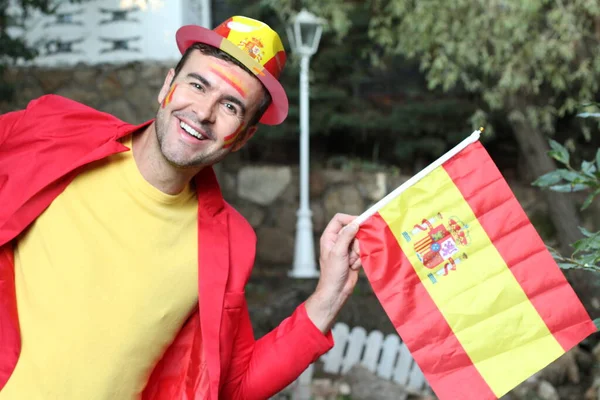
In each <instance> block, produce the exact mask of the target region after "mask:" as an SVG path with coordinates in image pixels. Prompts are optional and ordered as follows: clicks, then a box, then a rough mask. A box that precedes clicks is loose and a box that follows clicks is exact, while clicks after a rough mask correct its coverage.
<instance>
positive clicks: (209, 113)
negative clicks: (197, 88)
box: [193, 96, 219, 123]
mask: <svg viewBox="0 0 600 400" xmlns="http://www.w3.org/2000/svg"><path fill="white" fill-rule="evenodd" d="M218 105H219V104H218V100H217V99H216V98H215V97H213V96H207V97H206V98H205V99H204V101H202V102H197V103H195V104H194V105H193V110H194V113H195V114H196V116H197V118H198V120H199V122H200V123H203V122H205V123H206V122H207V123H213V122H215V116H216V113H217V107H218Z"/></svg>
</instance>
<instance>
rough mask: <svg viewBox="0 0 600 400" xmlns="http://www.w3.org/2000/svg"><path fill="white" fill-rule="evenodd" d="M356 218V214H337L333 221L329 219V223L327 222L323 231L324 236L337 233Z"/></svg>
mask: <svg viewBox="0 0 600 400" xmlns="http://www.w3.org/2000/svg"><path fill="white" fill-rule="evenodd" d="M354 219H356V216H354V215H348V214H342V213H337V214H335V215H334V216H333V218H332V219H331V221H329V224H327V227H326V228H325V230H324V231H323V236H325V235H326V234H332V233H335V234H337V233H338V232H339V231H340V229H342V228H343V227H344V226H346V225H348V224H349V223H351V222H352V221H354Z"/></svg>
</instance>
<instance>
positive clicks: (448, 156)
mask: <svg viewBox="0 0 600 400" xmlns="http://www.w3.org/2000/svg"><path fill="white" fill-rule="evenodd" d="M481 132H483V128H480V129H478V130H476V131H474V132H473V133H471V134H470V135H469V136H468V137H467V138H466V139H465V140H463V141H462V142H460V143H459V144H457V145H456V146H454V147H453V148H452V149H450V150H449V151H448V152H447V153H446V154H444V155H443V156H441V157H440V158H438V159H437V160H435V161H434V162H432V163H431V164H429V165H428V166H427V167H425V168H423V169H422V170H421V171H419V173H418V174H416V175H414V176H413V177H411V178H410V179H409V180H407V181H406V182H404V183H403V184H402V185H400V186H398V187H397V188H396V189H394V191H392V192H391V193H389V194H388V195H387V196H385V197H384V198H383V199H381V200H379V201H378V202H377V203H375V204H374V205H373V206H371V207H370V208H369V209H368V210H367V211H365V212H364V213H362V214H361V215H359V216H358V217H357V218H356V219H355V220H354V221H353V222H355V223H357V224H359V225H361V224H362V223H363V222H365V221H366V220H367V219H368V218H369V217H371V216H372V215H373V214H375V213H376V212H377V211H379V210H380V209H381V208H383V207H385V206H386V205H387V204H388V203H389V202H390V201H392V200H393V199H395V198H396V197H397V196H398V195H399V194H400V193H402V192H404V191H405V190H406V189H408V188H409V187H411V186H413V185H414V184H415V183H417V182H418V181H420V180H421V179H423V178H424V177H425V176H427V175H428V174H429V173H430V172H431V171H433V170H434V169H436V168H437V167H439V166H441V165H442V164H444V163H445V162H446V161H448V160H449V159H451V158H452V157H454V156H455V155H456V154H458V153H459V152H460V151H461V150H463V149H464V148H465V147H467V146H468V145H470V144H471V143H475V142H476V141H478V140H479V136H480V134H481Z"/></svg>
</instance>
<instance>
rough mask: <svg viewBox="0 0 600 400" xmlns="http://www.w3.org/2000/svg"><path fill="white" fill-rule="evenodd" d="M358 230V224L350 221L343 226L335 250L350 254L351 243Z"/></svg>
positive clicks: (338, 252) (342, 253) (341, 253)
mask: <svg viewBox="0 0 600 400" xmlns="http://www.w3.org/2000/svg"><path fill="white" fill-rule="evenodd" d="M356 232H358V224H356V223H354V222H353V223H350V224H348V225H346V226H344V227H343V228H342V230H341V231H340V233H339V234H338V237H337V241H336V242H335V246H334V250H335V251H336V253H337V254H340V255H346V256H348V252H349V250H350V243H351V242H352V240H354V236H355V235H356Z"/></svg>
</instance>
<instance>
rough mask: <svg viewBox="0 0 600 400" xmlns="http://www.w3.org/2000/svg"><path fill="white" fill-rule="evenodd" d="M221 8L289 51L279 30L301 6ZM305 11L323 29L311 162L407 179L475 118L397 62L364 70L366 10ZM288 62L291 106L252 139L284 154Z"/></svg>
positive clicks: (350, 6)
mask: <svg viewBox="0 0 600 400" xmlns="http://www.w3.org/2000/svg"><path fill="white" fill-rule="evenodd" d="M228 1H229V3H230V4H231V5H232V8H235V9H236V10H238V11H237V12H241V13H243V14H244V15H248V16H251V17H255V18H259V19H261V20H263V21H266V22H267V23H269V25H271V26H272V27H273V28H274V29H275V30H277V31H278V32H281V33H282V39H283V40H284V42H286V48H287V49H288V50H289V49H290V46H289V45H288V43H287V35H286V29H285V28H286V25H287V24H288V23H289V21H290V19H291V17H292V16H293V15H294V13H295V12H297V10H298V9H299V7H300V6H302V4H300V2H297V1H293V0H281V1H280V0H262V1H255V2H253V1H241V0H228ZM305 3H306V4H305V5H308V6H309V7H310V9H311V10H313V11H315V12H316V13H317V14H318V15H319V16H321V17H324V18H325V19H326V20H327V21H328V23H327V25H326V26H325V30H324V34H323V36H322V39H321V43H320V45H319V49H318V51H317V53H316V54H315V55H314V56H313V57H312V60H311V63H310V69H311V74H310V80H311V84H310V97H311V103H310V105H311V112H310V116H311V121H310V128H311V129H310V131H311V157H312V156H315V157H313V158H314V159H317V158H318V157H319V156H322V157H323V158H326V157H327V158H330V159H331V158H332V157H334V158H335V162H336V163H338V162H339V163H348V162H350V163H351V162H354V161H359V162H360V163H361V165H363V166H370V165H375V166H376V165H377V164H384V163H385V164H396V165H400V166H402V167H404V166H406V167H407V168H411V171H410V172H412V171H413V170H414V169H417V170H418V169H419V166H421V167H422V166H423V165H424V164H426V163H427V162H428V161H431V160H433V159H435V158H437V156H439V154H441V153H443V152H444V151H445V150H446V149H447V148H449V147H451V146H452V145H453V144H455V143H456V142H458V141H460V140H461V139H462V138H463V136H464V131H465V120H466V119H467V118H468V117H469V116H470V115H471V114H472V113H473V112H474V111H475V106H474V103H473V102H472V101H471V98H470V95H469V94H468V93H466V92H465V91H459V90H455V91H453V92H452V93H441V90H437V91H430V90H428V89H427V84H426V82H425V79H424V77H423V76H422V74H420V73H419V71H418V65H417V64H416V63H415V62H412V61H407V60H406V59H404V58H403V57H394V58H393V59H390V60H389V63H388V64H387V67H388V68H386V69H383V68H379V67H377V66H373V65H372V64H371V63H370V62H369V56H370V54H371V50H372V42H371V40H370V39H369V37H368V36H367V35H366V32H367V31H368V29H369V26H370V23H371V20H370V18H371V12H370V9H369V8H368V3H364V2H355V3H351V2H348V3H336V2H333V3H328V2H323V1H307V2H305ZM234 6H236V7H234ZM241 6H244V7H243V8H240V7H241ZM288 57H289V61H288V64H287V65H288V66H287V67H286V69H285V71H284V74H283V76H282V81H283V85H284V86H285V88H286V91H287V93H288V97H289V99H290V114H289V117H288V119H287V120H286V122H285V123H284V124H282V125H279V126H277V127H273V128H270V127H261V129H260V130H259V133H258V134H259V135H262V136H263V137H268V138H269V139H271V140H270V141H269V143H271V145H272V143H273V140H274V139H276V140H285V139H284V138H290V140H289V143H290V149H294V148H295V147H297V145H296V144H294V143H295V141H297V138H298V135H297V131H298V125H299V123H298V102H299V101H298V96H299V93H298V73H299V71H298V63H297V62H296V59H295V57H294V56H293V54H292V53H289V54H288ZM256 147H260V148H259V149H256V150H257V151H263V152H264V150H265V147H266V146H265V141H261V142H259V141H256V142H254V143H249V146H248V147H247V149H246V150H248V151H252V150H253V149H255V148H256ZM320 152H321V154H319V153H320ZM348 154H352V155H353V156H352V157H355V158H353V159H350V157H349V156H348ZM285 161H289V158H287V159H286V160H285Z"/></svg>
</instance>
